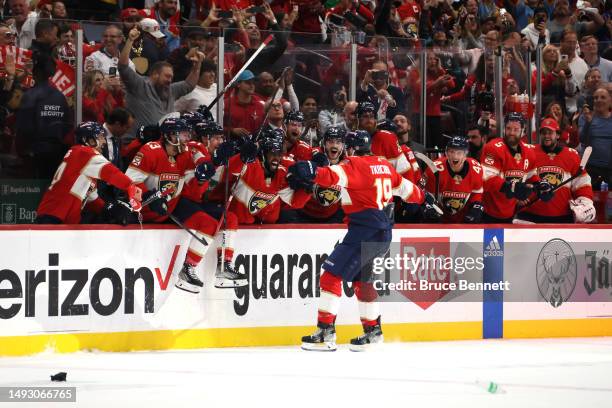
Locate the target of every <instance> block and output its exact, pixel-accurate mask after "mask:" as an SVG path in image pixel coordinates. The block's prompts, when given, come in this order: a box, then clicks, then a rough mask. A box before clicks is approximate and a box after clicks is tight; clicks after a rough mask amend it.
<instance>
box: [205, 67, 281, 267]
mask: <svg viewBox="0 0 612 408" xmlns="http://www.w3.org/2000/svg"><path fill="white" fill-rule="evenodd" d="M288 69H289V67H285V69H283V71H282V72H281V76H280V77H279V78H281V77H282V76H284V75H285V73H286V72H287V70H288ZM279 87H280V84H279V85H277V86H276V89H275V90H274V92H273V93H272V95H276V93H277V92H278V88H279ZM273 104H274V99H272V100H271V101H270V103H269V104H268V106H266V111H265V115H264V118H263V121H262V122H261V126H259V128H258V129H257V132H255V135H253V136H254V140H255V141H257V140H258V139H259V135H260V134H261V131H262V130H263V128H264V126H266V120H268V115H269V114H270V109H271V108H272V105H273ZM226 171H228V172H229V163H228V165H226ZM246 171H247V165H246V164H243V165H242V169H241V170H240V174H238V178H236V181H234V184H233V185H232V188H231V190H229V192H228V189H227V186H228V185H229V174H227V177H226V178H225V182H226V191H225V194H226V196H225V197H226V199H225V206H224V207H223V213H222V214H221V218H220V219H219V222H218V223H217V228H216V230H215V235H216V234H217V232H219V230H220V229H221V224H223V225H224V227H225V226H226V213H227V211H228V210H229V206H230V205H231V203H232V200H233V198H234V194H235V193H236V189H237V188H238V183H239V182H240V179H241V178H242V176H244V173H246ZM224 231H225V228H224ZM224 243H225V237H224V238H223V243H222V246H221V253H222V256H225V246H224Z"/></svg>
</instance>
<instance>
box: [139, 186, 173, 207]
mask: <svg viewBox="0 0 612 408" xmlns="http://www.w3.org/2000/svg"><path fill="white" fill-rule="evenodd" d="M173 192H174V189H171V188H168V189H166V190H164V191H163V192H162V191H159V190H158V191H156V192H155V194H153V195H152V196H150V197H149V198H147V199H146V200H144V201H143V202H142V204H141V205H142V208H144V207H145V206H147V205H149V204H151V203H152V202H153V201H156V200H159V199H160V198H163V197H165V196H167V195H170V194H172V193H173Z"/></svg>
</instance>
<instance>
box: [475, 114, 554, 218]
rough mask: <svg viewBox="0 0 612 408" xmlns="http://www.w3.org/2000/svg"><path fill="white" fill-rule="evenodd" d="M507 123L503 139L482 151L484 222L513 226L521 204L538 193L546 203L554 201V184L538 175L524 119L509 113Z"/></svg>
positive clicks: (521, 116) (532, 147)
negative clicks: (517, 209)
mask: <svg viewBox="0 0 612 408" xmlns="http://www.w3.org/2000/svg"><path fill="white" fill-rule="evenodd" d="M504 123H505V128H504V137H503V139H499V138H497V139H493V140H491V141H490V142H488V143H487V144H486V145H485V147H484V148H483V150H482V160H481V162H482V168H483V170H484V174H483V178H484V194H483V205H484V216H483V220H484V222H487V223H511V222H512V219H513V218H514V213H515V209H516V206H517V201H523V200H526V199H527V198H528V197H529V196H530V195H531V193H532V192H534V190H535V192H536V193H537V195H538V197H540V198H542V199H543V200H548V199H550V198H551V197H552V195H551V191H552V186H551V185H550V183H548V182H546V181H540V179H539V178H538V176H537V174H536V171H535V151H534V146H533V145H530V144H527V143H524V142H523V141H522V140H521V137H522V136H523V131H524V128H525V121H524V119H523V115H521V114H520V113H515V112H512V113H509V114H507V115H506V117H505V121H504Z"/></svg>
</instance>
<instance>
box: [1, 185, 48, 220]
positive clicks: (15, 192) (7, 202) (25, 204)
mask: <svg viewBox="0 0 612 408" xmlns="http://www.w3.org/2000/svg"><path fill="white" fill-rule="evenodd" d="M48 186H49V180H30V179H4V180H0V224H31V223H32V222H34V219H35V218H36V209H37V208H38V203H40V201H41V199H42V196H43V194H44V193H45V191H46V190H47V187H48Z"/></svg>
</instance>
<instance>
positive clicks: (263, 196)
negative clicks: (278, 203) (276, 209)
mask: <svg viewBox="0 0 612 408" xmlns="http://www.w3.org/2000/svg"><path fill="white" fill-rule="evenodd" d="M275 199H276V194H268V193H262V192H261V191H256V192H255V193H253V195H252V196H251V198H250V199H249V205H248V207H249V212H250V213H251V214H253V215H254V214H257V213H258V212H259V211H261V210H262V209H264V208H265V207H267V206H269V205H270V204H272V203H273V202H274V200H275Z"/></svg>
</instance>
